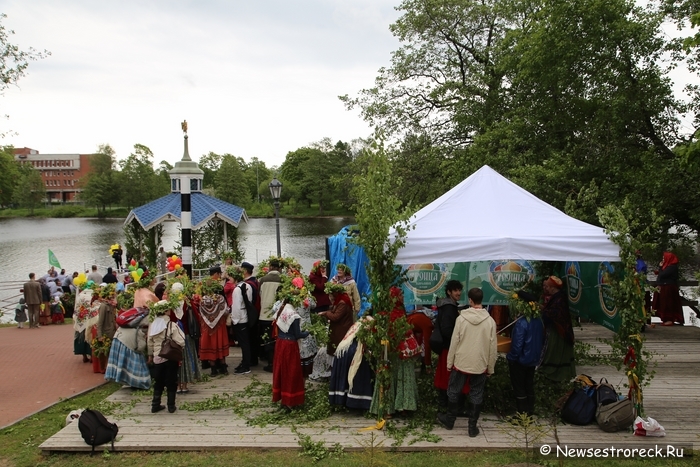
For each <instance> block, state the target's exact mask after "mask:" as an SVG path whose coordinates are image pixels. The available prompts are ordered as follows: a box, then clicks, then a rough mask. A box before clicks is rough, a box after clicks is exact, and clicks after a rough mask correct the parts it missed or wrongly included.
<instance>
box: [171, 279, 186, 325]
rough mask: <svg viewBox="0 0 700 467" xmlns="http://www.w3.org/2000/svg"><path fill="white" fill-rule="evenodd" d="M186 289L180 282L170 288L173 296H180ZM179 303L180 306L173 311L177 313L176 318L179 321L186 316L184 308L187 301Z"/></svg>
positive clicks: (174, 283)
mask: <svg viewBox="0 0 700 467" xmlns="http://www.w3.org/2000/svg"><path fill="white" fill-rule="evenodd" d="M184 289H185V286H184V285H182V284H181V283H180V282H173V285H171V286H170V291H171V293H172V294H173V295H179V294H180V293H181V292H182V291H183V290H184ZM179 303H180V304H179V305H178V306H177V308H175V309H174V310H173V312H174V313H175V317H176V318H177V319H182V316H183V315H184V311H183V306H184V305H185V301H184V300H180V302H179Z"/></svg>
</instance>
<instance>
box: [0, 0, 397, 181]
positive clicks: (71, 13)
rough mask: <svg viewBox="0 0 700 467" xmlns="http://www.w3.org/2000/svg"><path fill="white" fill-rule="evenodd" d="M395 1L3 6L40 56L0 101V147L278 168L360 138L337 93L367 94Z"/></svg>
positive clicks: (12, 0) (70, 0)
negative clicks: (211, 156)
mask: <svg viewBox="0 0 700 467" xmlns="http://www.w3.org/2000/svg"><path fill="white" fill-rule="evenodd" d="M398 4H399V0H259V1H255V0H253V1H250V0H246V1H243V0H228V1H227V0H200V1H196V2H195V1H185V0H168V1H166V0H160V1H145V0H141V1H132V0H120V1H118V2H112V1H98V0H63V1H60V2H57V1H55V0H52V1H48V0H3V1H2V6H0V12H2V13H5V14H7V16H8V17H7V18H6V19H5V20H4V21H3V24H4V26H5V28H6V29H12V30H14V31H15V35H14V36H11V38H10V40H11V42H12V43H15V44H18V45H19V46H20V47H21V48H23V49H26V48H28V47H29V46H32V47H34V48H36V49H40V50H41V49H47V50H49V51H50V52H51V56H50V57H48V58H46V59H43V60H39V61H37V62H32V63H31V64H30V66H29V69H28V73H29V74H28V76H26V77H24V78H22V79H21V81H20V82H19V87H17V88H11V89H9V90H8V91H6V92H5V95H4V96H3V97H1V98H0V114H2V115H4V114H8V115H9V116H10V119H9V120H3V121H0V131H7V130H13V131H15V132H17V133H18V135H16V136H8V137H6V138H5V139H4V140H2V141H0V144H12V145H14V146H15V147H30V148H33V149H36V150H38V151H39V152H40V153H43V154H67V153H70V154H76V153H81V154H85V153H92V152H95V150H96V149H97V146H98V145H99V144H103V143H109V144H110V145H112V147H113V148H114V149H115V150H116V152H117V157H118V158H124V157H127V156H128V155H129V153H130V152H131V151H132V149H133V145H134V144H135V143H140V144H144V145H146V146H148V147H150V148H151V150H152V151H153V153H154V155H155V162H156V164H157V163H158V162H160V161H161V160H167V161H169V162H170V163H174V162H175V161H177V160H179V159H180V158H181V157H182V132H181V130H180V122H181V121H182V120H184V119H187V122H188V125H189V132H188V133H189V147H190V154H191V155H192V157H193V158H194V159H195V160H198V159H199V157H200V156H201V155H202V154H205V153H207V152H209V151H214V152H216V153H220V154H223V153H231V154H234V155H235V156H240V157H243V158H244V159H246V160H250V158H251V157H259V158H260V159H261V160H263V161H265V162H266V163H267V165H268V167H269V166H272V165H279V164H281V163H282V162H283V161H284V156H285V155H286V154H287V152H289V151H293V150H295V149H297V148H299V147H302V146H305V145H307V144H309V143H311V142H314V141H318V140H320V139H322V138H324V137H330V138H331V139H332V140H333V141H337V140H343V141H350V140H352V139H354V138H358V137H366V136H368V135H369V134H370V129H369V127H368V126H367V125H366V124H365V123H364V121H362V120H361V119H360V118H359V116H358V113H357V112H356V111H352V112H349V111H347V110H345V108H344V106H343V104H342V103H341V102H340V101H339V100H338V95H342V94H350V95H355V94H356V93H357V91H359V90H360V89H362V88H367V87H371V86H372V85H373V82H374V78H375V77H376V75H377V70H378V69H379V68H380V67H382V66H386V65H388V64H389V60H390V53H391V51H392V50H395V49H396V48H397V46H398V41H397V40H396V39H395V38H394V37H393V36H392V35H391V33H390V32H389V30H388V27H389V25H390V24H391V23H392V22H394V21H395V20H396V19H397V18H398V16H399V14H398V12H397V11H396V10H395V9H394V7H395V6H396V5H398Z"/></svg>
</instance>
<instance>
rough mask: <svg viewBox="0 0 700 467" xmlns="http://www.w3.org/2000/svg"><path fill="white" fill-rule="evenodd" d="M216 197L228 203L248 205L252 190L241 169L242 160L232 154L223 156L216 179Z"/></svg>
mask: <svg viewBox="0 0 700 467" xmlns="http://www.w3.org/2000/svg"><path fill="white" fill-rule="evenodd" d="M214 183H215V187H216V197H217V198H219V199H221V200H223V201H226V202H227V203H231V204H235V205H237V206H241V207H246V206H248V203H249V201H250V192H249V191H248V186H247V184H246V181H245V177H244V176H243V171H242V170H241V166H240V161H239V160H238V159H237V158H236V157H234V156H232V155H231V154H224V155H223V156H221V166H220V167H219V170H218V172H217V173H216V177H215V179H214Z"/></svg>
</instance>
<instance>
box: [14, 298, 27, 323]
mask: <svg viewBox="0 0 700 467" xmlns="http://www.w3.org/2000/svg"><path fill="white" fill-rule="evenodd" d="M26 321H27V301H26V300H25V299H24V298H20V299H19V303H18V304H17V306H16V307H15V322H17V328H19V329H22V328H24V323H25V322H26Z"/></svg>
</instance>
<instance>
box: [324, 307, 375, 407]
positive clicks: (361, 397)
mask: <svg viewBox="0 0 700 467" xmlns="http://www.w3.org/2000/svg"><path fill="white" fill-rule="evenodd" d="M372 320H373V318H372V317H371V316H364V317H363V318H362V319H361V320H359V321H357V322H356V323H355V324H353V325H352V327H351V328H350V329H349V330H348V332H347V333H346V334H345V338H343V340H342V341H341V342H340V344H338V347H337V348H336V350H335V357H334V358H333V369H332V370H331V380H330V385H329V387H328V402H329V403H330V404H331V405H340V406H345V407H348V408H350V409H361V410H369V408H370V405H371V404H372V394H373V393H374V385H373V383H372V377H373V373H372V368H371V367H370V365H369V361H368V359H367V358H365V355H364V345H363V344H362V343H361V342H359V341H358V340H357V339H356V335H357V331H359V330H360V328H361V327H362V326H363V325H364V324H365V323H371V322H372Z"/></svg>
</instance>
